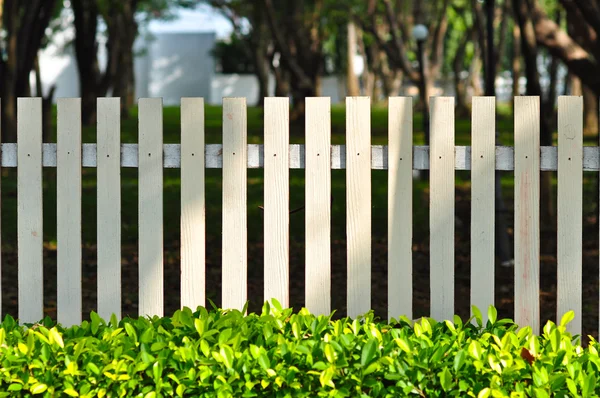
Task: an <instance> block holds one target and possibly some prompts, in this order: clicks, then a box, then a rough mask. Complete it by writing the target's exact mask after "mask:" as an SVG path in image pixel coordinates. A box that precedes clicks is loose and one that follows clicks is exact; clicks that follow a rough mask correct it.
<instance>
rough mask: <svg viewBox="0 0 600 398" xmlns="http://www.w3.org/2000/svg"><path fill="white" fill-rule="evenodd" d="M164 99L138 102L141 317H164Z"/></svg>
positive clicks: (147, 99) (148, 99)
mask: <svg viewBox="0 0 600 398" xmlns="http://www.w3.org/2000/svg"><path fill="white" fill-rule="evenodd" d="M162 126H163V120H162V99H160V98H140V100H139V147H138V159H139V169H138V170H139V179H138V189H139V198H138V200H139V209H138V210H139V219H138V226H139V270H138V272H139V314H140V315H141V316H145V315H158V316H162V314H163V303H164V291H163V285H164V279H163V274H164V270H163V267H164V264H163V136H162V133H163V130H162Z"/></svg>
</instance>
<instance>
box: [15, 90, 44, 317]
mask: <svg viewBox="0 0 600 398" xmlns="http://www.w3.org/2000/svg"><path fill="white" fill-rule="evenodd" d="M17 144H18V145H17V151H18V154H17V162H18V165H19V167H18V168H17V241H18V249H17V252H18V261H19V271H18V285H19V294H18V300H19V322H21V323H33V322H38V321H39V320H41V319H42V317H43V306H44V299H43V296H44V285H43V258H44V255H43V242H44V236H43V231H44V228H43V217H42V214H43V211H42V100H41V98H19V99H18V101H17Z"/></svg>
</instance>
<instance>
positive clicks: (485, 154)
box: [471, 97, 496, 322]
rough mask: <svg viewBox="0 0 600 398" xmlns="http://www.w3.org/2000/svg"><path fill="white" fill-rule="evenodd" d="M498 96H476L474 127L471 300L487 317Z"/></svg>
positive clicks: (490, 290)
mask: <svg viewBox="0 0 600 398" xmlns="http://www.w3.org/2000/svg"><path fill="white" fill-rule="evenodd" d="M495 117H496V98H495V97H473V109H472V129H471V140H472V149H471V304H472V305H475V306H476V307H477V308H479V310H480V311H481V313H482V314H483V316H484V318H486V319H484V322H486V321H487V308H488V307H489V306H490V305H493V304H494V264H495V261H494V239H495V238H494V235H495V226H494V220H495V211H494V208H495V200H494V198H495V182H494V178H495V175H494V174H495V169H496V154H495V150H496V145H495V131H496V120H495Z"/></svg>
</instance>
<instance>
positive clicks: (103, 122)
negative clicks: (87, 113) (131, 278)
mask: <svg viewBox="0 0 600 398" xmlns="http://www.w3.org/2000/svg"><path fill="white" fill-rule="evenodd" d="M96 105H97V129H98V133H97V140H98V151H97V153H95V152H96V151H95V150H94V153H95V155H96V156H94V159H96V158H97V165H98V172H97V174H96V176H97V177H96V178H97V188H96V189H97V190H96V198H97V199H96V200H97V202H96V208H97V215H98V221H97V225H96V229H97V257H98V314H99V315H100V316H101V317H102V318H103V319H110V317H111V315H112V314H115V315H116V316H117V318H118V319H120V318H121V167H120V142H121V137H120V136H121V101H120V99H119V98H98V99H97V102H96ZM84 147H85V146H84ZM85 153H86V151H85V150H84V155H85ZM84 165H85V163H84Z"/></svg>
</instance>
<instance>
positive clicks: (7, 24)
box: [0, 0, 56, 142]
mask: <svg viewBox="0 0 600 398" xmlns="http://www.w3.org/2000/svg"><path fill="white" fill-rule="evenodd" d="M55 1H56V0H30V1H27V2H25V1H19V0H4V1H3V2H2V4H1V6H2V23H1V25H2V26H1V28H2V30H3V40H2V41H0V54H2V56H0V79H1V80H0V81H1V82H2V84H1V85H0V95H1V96H2V110H1V112H2V117H1V119H2V121H1V123H2V136H3V141H4V142H15V141H16V136H17V98H18V97H23V96H26V95H27V94H28V90H29V89H30V85H29V76H30V73H31V71H32V70H33V69H34V62H35V58H36V57H37V53H38V50H39V49H40V47H41V45H42V40H43V38H44V37H45V35H46V28H47V27H48V24H49V23H50V19H51V17H52V15H53V12H54V5H55Z"/></svg>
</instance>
